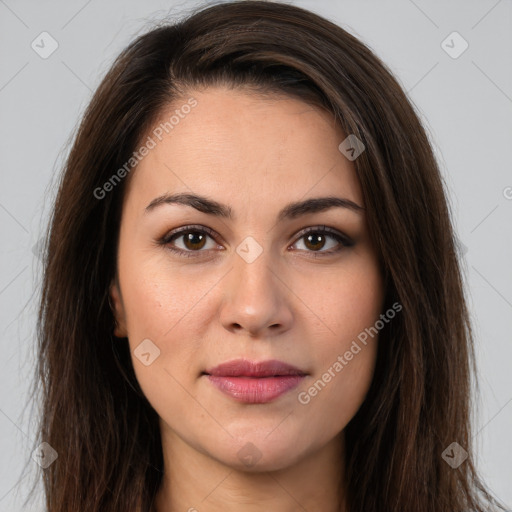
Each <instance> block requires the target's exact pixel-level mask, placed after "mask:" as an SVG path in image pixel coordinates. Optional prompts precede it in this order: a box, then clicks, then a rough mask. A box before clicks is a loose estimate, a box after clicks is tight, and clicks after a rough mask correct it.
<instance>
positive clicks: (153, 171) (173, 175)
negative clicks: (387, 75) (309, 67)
mask: <svg viewBox="0 0 512 512" xmlns="http://www.w3.org/2000/svg"><path fill="white" fill-rule="evenodd" d="M191 98H193V100H195V101H194V102H191V101H190V99H191ZM186 105H194V106H193V107H187V108H185V106H186ZM146 137H149V138H151V140H152V141H153V143H154V145H153V143H152V144H151V145H152V146H153V147H152V149H150V150H149V151H148V153H147V155H146V156H144V158H143V159H141V161H140V162H139V164H138V166H137V167H136V169H135V170H134V171H133V174H132V175H131V176H130V180H129V181H130V183H129V186H128V189H127V194H126V197H125V200H126V201H128V202H130V203H132V204H135V205H136V206H137V207H138V208H139V209H141V208H142V209H143V208H145V207H146V206H147V204H148V203H149V202H150V201H151V200H152V199H153V198H154V197H156V196H158V195H161V194H162V193H165V192H168V193H172V192H187V193H196V194H199V195H205V196H210V197H215V198H216V199H219V200H221V201H222V202H230V203H231V204H235V203H236V202H237V200H238V205H237V206H236V207H235V209H246V210H250V209H252V210H253V211H255V210H256V209H258V208H262V207H265V208H271V207H272V205H273V204H274V203H278V204H276V208H278V207H279V206H280V205H281V203H288V202H290V201H297V200H299V199H303V198H305V197H308V196H313V195H314V196H319V195H335V194H339V195H342V196H343V197H346V198H348V199H350V200H352V201H354V202H356V203H358V204H361V205H362V202H361V191H360V186H359V181H358V179H357V176H356V173H355V168H354V165H353V163H352V162H350V161H349V160H348V159H347V158H346V157H345V156H344V155H343V154H342V153H341V152H340V151H339V149H338V146H339V144H340V143H341V142H342V141H343V140H344V139H345V138H346V135H345V134H344V133H343V132H342V130H341V129H340V128H339V127H338V126H336V125H335V124H334V118H333V116H332V115H330V114H329V113H327V112H325V111H322V110H320V109H318V108H316V107H314V106H311V105H309V104H307V103H304V102H302V101H300V100H298V99H295V98H291V97H286V96H283V95H272V96H268V97H263V96H261V95H255V94H254V93H252V92H244V91H243V90H234V89H228V88H222V87H216V88H207V89H203V90H201V91H191V92H190V95H188V96H186V97H184V98H182V99H180V100H177V101H175V102H173V104H172V105H169V106H168V108H166V109H165V111H163V112H162V115H161V116H160V117H159V119H158V120H157V121H156V122H155V123H154V126H153V127H152V128H151V130H150V131H149V133H148V134H147V136H146ZM146 140H149V139H147V138H146V139H144V141H146Z"/></svg>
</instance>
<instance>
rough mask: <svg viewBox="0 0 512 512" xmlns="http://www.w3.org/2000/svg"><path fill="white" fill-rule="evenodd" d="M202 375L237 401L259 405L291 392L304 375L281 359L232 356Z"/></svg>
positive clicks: (301, 371) (305, 374)
mask: <svg viewBox="0 0 512 512" xmlns="http://www.w3.org/2000/svg"><path fill="white" fill-rule="evenodd" d="M203 375H204V376H206V377H207V378H208V380H209V381H210V382H211V383H212V384H213V385H214V386H215V387H216V388H217V389H219V390H220V391H221V392H223V393H224V394H226V395H228V396H230V397H231V398H233V399H234V400H236V401H238V402H243V403H250V404H262V403H268V402H271V401H273V400H275V399H277V398H278V397H280V396H281V395H283V394H285V393H287V392H288V391H291V390H292V389H293V388H295V387H296V386H298V385H299V383H300V382H301V381H302V380H303V379H304V378H305V377H306V376H307V375H308V374H307V373H306V372H305V371H303V370H301V369H299V368H297V367H296V366H293V365H290V364H287V363H284V362H283V361H277V360H269V361H262V362H252V361H248V360H246V359H236V360H233V361H228V362H226V363H222V364H220V365H219V366H215V367H214V368H210V369H208V370H206V371H205V372H203Z"/></svg>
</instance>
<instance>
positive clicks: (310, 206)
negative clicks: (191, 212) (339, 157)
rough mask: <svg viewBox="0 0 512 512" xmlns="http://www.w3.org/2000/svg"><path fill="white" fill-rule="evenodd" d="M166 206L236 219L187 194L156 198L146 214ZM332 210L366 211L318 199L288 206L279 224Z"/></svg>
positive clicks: (214, 204) (335, 200)
mask: <svg viewBox="0 0 512 512" xmlns="http://www.w3.org/2000/svg"><path fill="white" fill-rule="evenodd" d="M164 204H183V205H186V206H191V207H192V208H195V209H196V210H198V211H200V212H202V213H206V214H208V215H215V216H217V217H223V218H226V219H230V220H232V219H233V217H234V216H233V210H232V209H231V207H230V206H228V205H225V204H222V203H219V202H217V201H214V200H213V199H209V198H207V197H204V196H199V195H196V194H185V193H180V194H164V195H162V196H159V197H156V198H155V199H153V200H152V201H151V202H150V203H149V204H148V205H147V206H146V209H145V213H148V212H150V211H152V210H154V209H155V208H157V207H158V206H161V205H164ZM330 208H347V209H348V210H351V211H353V212H355V213H358V214H361V212H362V211H363V210H364V209H365V208H363V207H362V206H360V205H358V204H357V203H354V201H351V200H350V199H345V198H342V197H335V196H328V197H316V198H311V199H306V200H304V201H297V202H294V203H290V204H288V205H286V206H285V207H284V208H283V209H282V210H281V211H280V212H279V214H278V216H277V219H278V221H279V222H280V221H283V220H286V219H295V218H297V217H300V216H301V215H307V214H311V213H317V212H322V211H325V210H328V209H330Z"/></svg>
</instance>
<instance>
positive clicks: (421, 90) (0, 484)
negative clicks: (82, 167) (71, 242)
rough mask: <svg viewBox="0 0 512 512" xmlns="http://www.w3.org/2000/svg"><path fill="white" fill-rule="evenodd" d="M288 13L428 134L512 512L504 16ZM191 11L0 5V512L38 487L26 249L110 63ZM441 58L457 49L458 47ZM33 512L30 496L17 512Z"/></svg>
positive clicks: (479, 434) (399, 11) (359, 7)
mask: <svg viewBox="0 0 512 512" xmlns="http://www.w3.org/2000/svg"><path fill="white" fill-rule="evenodd" d="M290 3H294V4H296V5H299V6H303V7H306V8H309V9H311V10H313V11H315V12H317V13H319V14H322V15H324V16H326V17H328V18H330V19H332V20H333V21H335V22H336V23H338V24H340V25H341V26H342V27H344V28H345V29H346V30H348V31H349V32H351V33H352V34H354V35H356V36H357V37H359V38H360V39H362V40H363V41H364V42H365V43H366V44H368V45H369V46H370V47H371V48H372V49H373V51H374V52H375V53H376V54H377V55H378V56H380V57H381V58H382V59H383V60H384V62H385V63H386V64H388V65H389V67H390V68H391V70H392V71H393V72H394V73H395V75H396V76H397V78H398V79H399V81H400V83H401V84H402V85H403V87H404V89H405V90H407V91H408V93H409V96H410V98H411V101H413V103H414V104H415V106H416V108H417V109H418V110H419V112H420V115H421V117H422V120H423V122H424V124H425V126H426V128H427V130H428V132H429V134H430V137H431V140H432V144H433V145H434V148H435V151H436V155H437V156H438V159H439V162H440V165H441V168H442V171H443V174H444V177H445V180H446V184H447V187H448V192H449V195H450V203H451V208H452V211H453V218H454V221H455V225H456V229H457V232H458V237H459V240H460V242H461V260H462V263H463V266H464V272H465V284H466V289H467V293H468V297H469V305H470V308H471V313H472V318H473V325H474V328H475V334H476V338H477V355H478V361H477V362H478V367H479V379H480V391H481V394H480V397H479V398H478V399H476V397H475V400H476V405H477V406H478V407H477V408H476V409H475V448H476V450H477V454H476V456H477V463H478V467H479V469H480V471H481V474H482V476H483V477H484V479H485V480H486V481H487V483H488V485H489V486H490V488H491V489H492V490H493V491H494V492H495V494H496V495H497V496H498V497H500V498H501V499H502V500H504V501H505V503H506V504H507V505H508V507H509V508H512V486H511V485H510V484H511V483H512V461H511V458H512V441H511V436H510V431H511V425H512V403H511V402H512V372H511V364H510V361H511V360H512V339H511V334H510V333H511V329H512V280H511V271H510V262H512V243H511V225H512V224H511V220H512V172H511V162H512V2H511V0H500V1H496V0H490V1H487V0H485V1H483V0H482V1H475V0H473V1H467V0H465V1H451V2H446V1H431V2H427V1H426V0H414V1H413V0H396V1H390V0H386V1H368V0H366V1H362V0H359V1H348V0H339V1H335V0H323V1H320V0H316V1H297V2H290ZM198 4H202V5H204V2H181V3H177V2H172V1H159V0H150V1H145V2H136V1H134V0H131V1H121V0H115V1H109V2H100V1H99V0H89V1H87V0H84V1H73V2H70V1H68V2H65V1H63V0H59V1H57V0H55V1H47V2H36V1H26V0H25V1H23V0H18V1H16V0H0V53H1V62H2V66H1V69H0V113H1V120H2V122H1V124H0V130H1V132H0V141H1V142H0V143H1V148H2V151H1V158H2V163H1V165H0V173H1V188H0V226H1V228H0V229H1V231H0V237H1V241H2V242H1V243H2V245H1V252H0V262H1V265H0V332H1V339H0V349H1V351H0V354H1V357H0V383H1V385H0V453H1V455H2V456H1V459H0V511H9V512H12V511H17V510H22V502H23V499H24V497H25V496H26V493H27V484H28V483H29V482H30V478H29V477H31V476H32V473H30V474H29V477H27V476H25V477H24V478H21V477H22V473H21V471H22V468H23V465H24V464H25V463H26V461H30V465H29V467H30V468H31V470H32V471H35V470H36V469H38V466H37V465H36V463H35V462H33V461H32V460H31V449H30V447H31V446H32V440H33V439H34V431H33V427H34V421H33V418H32V417H31V416H30V410H31V408H32V407H34V406H33V404H28V405H26V404H27V402H28V398H27V390H28V385H29V382H30V380H31V379H32V372H33V359H34V319H35V312H36V306H37V303H36V301H35V299H36V294H37V290H38V284H39V282H40V270H41V268H40V262H39V259H38V258H37V250H34V245H35V244H36V243H37V242H38V240H39V238H40V233H42V228H43V226H44V224H45V222H46V220H47V217H48V212H49V207H50V204H51V199H52V198H53V194H54V192H55V191H54V185H55V180H56V175H57V173H58V171H59V169H60V168H61V165H62V162H63V161H64V158H65V156H66V154H67V151H68V149H69V142H70V140H71V137H72V135H73V134H74V131H75V129H76V127H77V125H78V120H79V118H80V116H81V114H82V113H83V111H84V108H85V106H86V105H87V103H88V101H89V100H90V98H91V95H92V91H93V90H94V89H95V88H96V87H97V85H98V84H99V81H100V79H101V77H102V76H103V75H104V73H105V72H106V71H107V69H108V67H109V65H110V63H111V62H112V60H113V58H114V57H115V56H116V55H117V54H118V52H119V51H120V50H121V49H122V48H124V47H125V46H126V45H127V44H128V43H129V42H130V41H131V40H132V39H133V38H134V37H135V36H136V35H138V34H140V33H142V32H144V31H145V30H146V29H149V28H150V27H151V26H152V24H153V23H155V22H156V21H158V20H159V19H160V18H161V17H163V16H166V15H168V14H169V13H170V14H171V15H176V16H183V15H185V14H187V12H188V11H189V10H190V8H192V7H194V6H195V5H198ZM43 31H46V32H48V33H49V34H51V36H52V37H53V38H54V39H55V40H56V41H57V42H58V45H59V46H58V48H57V50H56V51H55V52H54V53H53V54H52V55H50V56H49V57H48V58H46V59H43V58H41V57H40V56H39V54H38V53H36V52H35V51H34V50H33V49H32V47H31V43H32V41H34V40H36V42H37V41H40V38H38V36H39V35H40V34H41V32H43ZM453 31H457V32H459V33H460V34H461V36H462V37H463V38H464V39H465V40H466V41H467V42H468V44H469V47H468V49H467V50H466V51H465V52H464V53H462V54H461V55H460V56H458V58H452V57H451V56H450V55H448V53H446V51H445V50H444V49H443V47H442V42H443V40H445V39H446V38H447V36H448V35H449V34H451V33H452V32H453ZM448 41H450V39H448ZM47 43H48V40H47ZM448 44H450V45H452V46H454V50H458V49H459V48H461V46H460V42H457V41H456V40H455V42H454V43H453V44H452V43H448ZM45 48H49V44H45ZM440 341H441V340H440ZM31 418H32V420H31ZM418 463H421V461H418ZM42 508H43V507H42V501H41V497H39V498H38V499H36V500H35V501H34V503H33V504H31V506H30V507H27V508H25V509H24V510H39V511H41V510H42Z"/></svg>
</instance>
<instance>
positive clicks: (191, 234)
mask: <svg viewBox="0 0 512 512" xmlns="http://www.w3.org/2000/svg"><path fill="white" fill-rule="evenodd" d="M207 238H210V239H212V240H213V241H215V240H214V232H213V231H212V230H210V229H209V228H205V227H198V228H195V227H191V226H187V227H185V228H183V229H180V230H179V231H174V232H171V233H169V234H168V235H166V236H165V237H164V238H162V240H160V243H161V244H162V245H165V246H167V248H168V249H169V250H171V251H173V252H175V253H179V254H181V255H183V256H187V257H191V256H193V253H196V252H204V251H202V250H201V249H203V248H205V245H206V239H207ZM179 239H182V244H183V246H182V247H181V248H180V247H176V246H175V245H174V241H175V240H179ZM302 239H304V242H303V244H304V246H305V247H306V252H311V253H321V254H332V253H337V252H340V251H341V250H343V248H345V247H350V246H351V245H353V242H352V241H351V240H350V239H349V238H348V237H346V236H344V235H342V234H341V233H338V232H337V231H334V230H332V231H331V229H330V228H326V227H325V226H324V227H322V228H310V229H308V230H307V231H303V232H302V233H300V236H299V238H298V240H297V241H296V242H295V244H293V245H296V244H297V243H299V242H300V241H301V240H302ZM328 239H331V240H334V242H335V243H334V244H331V246H330V247H328V250H320V249H325V247H326V241H327V240H328ZM213 246H215V243H214V244H213ZM337 246H341V247H337ZM333 247H334V249H333ZM211 248H214V247H210V249H211ZM315 256H316V254H315Z"/></svg>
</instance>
